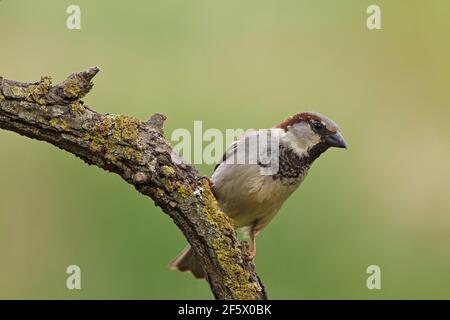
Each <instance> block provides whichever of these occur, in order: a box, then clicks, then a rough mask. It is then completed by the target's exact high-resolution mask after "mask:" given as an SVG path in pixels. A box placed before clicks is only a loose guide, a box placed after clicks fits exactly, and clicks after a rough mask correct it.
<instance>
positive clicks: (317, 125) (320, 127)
mask: <svg viewBox="0 0 450 320" xmlns="http://www.w3.org/2000/svg"><path fill="white" fill-rule="evenodd" d="M313 127H314V129H315V130H317V131H320V130H323V128H325V127H324V125H323V124H322V123H321V122H314V123H313Z"/></svg>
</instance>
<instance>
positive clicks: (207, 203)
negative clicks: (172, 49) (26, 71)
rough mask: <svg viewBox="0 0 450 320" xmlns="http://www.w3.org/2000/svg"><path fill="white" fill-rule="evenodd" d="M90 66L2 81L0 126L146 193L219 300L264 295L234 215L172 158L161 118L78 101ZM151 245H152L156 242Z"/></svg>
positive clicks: (85, 88) (94, 71)
mask: <svg viewBox="0 0 450 320" xmlns="http://www.w3.org/2000/svg"><path fill="white" fill-rule="evenodd" d="M98 72H99V69H98V68H96V67H94V68H90V69H88V70H86V71H83V72H78V73H73V74H71V75H70V76H69V77H68V78H67V79H66V80H64V81H63V82H61V83H60V84H57V85H54V86H53V85H52V81H51V78H50V77H48V76H44V77H42V78H41V80H40V81H38V82H35V83H21V82H17V81H12V80H6V79H3V78H0V128H2V129H5V130H10V131H14V132H17V133H19V134H21V135H23V136H27V137H30V138H33V139H37V140H42V141H46V142H49V143H51V144H53V145H55V146H57V147H59V148H61V149H64V150H66V151H68V152H70V153H72V154H74V155H75V156H77V157H79V158H81V159H82V160H84V161H85V162H87V163H88V164H93V165H96V166H98V167H100V168H103V169H105V170H107V171H110V172H114V173H116V174H119V175H120V176H121V177H122V178H123V179H124V180H125V181H127V182H128V183H130V184H132V185H133V186H134V187H135V188H136V190H137V191H139V192H140V193H142V194H144V195H146V196H148V197H150V198H152V199H153V200H154V202H155V204H156V205H157V206H159V207H161V208H162V210H163V211H164V212H165V213H167V214H168V215H169V216H170V217H171V218H172V219H173V221H174V223H175V224H176V225H177V226H178V227H179V228H180V230H181V231H182V232H183V234H184V235H185V237H186V239H187V240H188V242H189V244H190V245H191V246H192V248H193V250H194V252H195V253H196V255H197V256H198V258H199V260H200V261H201V262H202V264H203V267H204V270H205V273H206V275H207V276H206V278H207V280H208V282H209V284H210V287H211V290H212V292H213V294H214V296H215V297H216V298H218V299H266V298H267V296H266V292H265V289H264V287H263V285H262V283H261V281H260V279H259V278H258V276H257V275H256V273H255V270H254V265H253V263H252V262H250V261H249V260H248V259H246V253H245V250H244V246H243V245H241V243H240V241H239V240H238V239H237V237H236V233H235V231H234V227H233V222H232V220H231V219H230V218H229V217H228V216H227V215H225V214H224V213H223V212H221V211H220V209H219V207H218V205H217V201H216V199H215V198H214V195H213V194H212V192H211V189H210V186H209V183H208V181H207V178H205V177H201V176H200V175H199V174H198V172H197V170H196V169H195V168H193V167H192V166H191V165H189V164H187V163H184V162H180V161H174V159H173V156H174V153H173V150H172V148H171V146H170V144H169V143H168V142H167V141H166V140H165V139H164V136H163V122H164V120H165V116H164V115H162V114H159V113H156V114H154V115H153V116H152V117H151V118H150V119H149V120H147V121H140V120H138V119H135V118H132V117H129V116H124V115H112V114H107V115H104V114H100V113H98V112H96V111H94V110H92V109H91V108H89V107H88V106H86V105H85V104H84V102H83V101H82V100H81V99H82V98H83V97H84V96H85V95H86V94H87V93H88V92H89V91H90V90H91V89H92V86H93V84H92V81H91V80H92V78H93V77H94V76H95V75H96V74H97V73H98ZM155 245H156V246H157V245H158V244H155Z"/></svg>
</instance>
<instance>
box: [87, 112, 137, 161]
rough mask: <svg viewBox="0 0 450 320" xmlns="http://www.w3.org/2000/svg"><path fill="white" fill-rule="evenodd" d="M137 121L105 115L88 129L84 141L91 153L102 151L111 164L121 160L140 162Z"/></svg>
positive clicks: (125, 117)
mask: <svg viewBox="0 0 450 320" xmlns="http://www.w3.org/2000/svg"><path fill="white" fill-rule="evenodd" d="M139 123H140V122H139V120H137V119H134V118H130V117H127V116H116V115H106V116H105V117H104V118H103V119H102V121H101V122H100V123H97V124H95V125H94V126H93V127H90V128H88V133H86V134H85V135H84V137H83V138H84V140H86V141H89V145H90V147H91V149H92V150H93V151H96V152H97V151H100V150H104V151H105V152H106V154H105V157H106V159H108V160H109V161H110V162H111V163H114V164H119V163H120V162H121V161H122V160H137V161H142V153H141V152H140V151H139V149H140V146H139V129H138V128H139Z"/></svg>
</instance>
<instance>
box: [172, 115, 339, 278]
mask: <svg viewBox="0 0 450 320" xmlns="http://www.w3.org/2000/svg"><path fill="white" fill-rule="evenodd" d="M264 137H266V138H265V139H261V138H264ZM261 141H263V142H264V141H266V143H261ZM330 147H335V148H347V144H346V143H345V141H344V138H343V136H342V135H341V133H340V132H339V129H338V127H337V125H336V124H335V123H334V122H333V121H332V120H330V119H329V118H327V117H325V116H323V115H321V114H319V113H313V112H304V113H298V114H296V115H294V116H292V117H290V118H288V119H286V120H285V121H283V122H281V123H280V124H279V125H277V126H275V127H273V128H271V129H267V130H258V131H252V132H249V133H247V134H245V135H244V136H242V137H241V138H240V139H239V140H237V141H235V142H234V143H232V144H231V145H230V146H229V148H228V149H227V151H226V152H225V154H224V156H223V159H222V161H221V162H220V163H218V164H217V166H216V168H215V171H214V173H213V175H212V177H211V182H212V191H213V193H214V195H215V197H216V198H217V201H218V203H219V206H220V209H221V210H222V211H223V212H225V213H226V214H227V215H228V216H230V217H231V218H232V219H233V220H234V223H235V226H236V228H243V227H246V229H247V232H248V235H249V238H250V240H251V250H250V249H249V251H250V252H249V255H248V256H249V258H250V259H253V258H254V256H255V253H256V244H255V237H256V235H257V234H258V233H259V232H260V231H261V230H262V229H264V227H266V226H267V224H268V223H269V222H270V221H271V220H272V218H273V217H274V216H275V214H276V213H277V212H278V211H279V210H280V208H281V206H282V205H283V203H284V202H285V201H286V200H287V198H288V197H289V196H290V195H291V194H292V192H294V191H295V190H296V189H297V188H298V186H299V185H300V184H301V182H302V181H303V179H304V178H305V176H306V174H307V173H308V170H309V168H310V167H311V164H312V163H313V162H314V160H316V159H317V158H318V157H319V156H320V155H321V154H322V153H323V152H325V151H326V150H327V149H328V148H330ZM268 154H269V155H268ZM264 158H265V160H266V161H262V160H261V159H264ZM239 160H240V161H239ZM169 266H170V267H171V268H172V269H177V270H180V271H191V272H192V273H193V275H194V276H195V277H196V278H204V276H205V274H204V271H203V269H202V266H201V265H200V264H199V263H198V262H197V260H196V258H195V254H194V252H193V250H192V249H191V247H190V246H187V247H186V248H185V249H184V250H183V251H182V252H181V254H180V255H179V256H178V257H177V258H175V260H173V261H172V262H171V263H170V265H169Z"/></svg>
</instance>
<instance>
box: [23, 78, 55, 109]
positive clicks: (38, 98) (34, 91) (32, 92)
mask: <svg viewBox="0 0 450 320" xmlns="http://www.w3.org/2000/svg"><path fill="white" fill-rule="evenodd" d="M51 84H52V81H51V78H50V77H47V76H45V77H42V78H41V81H40V82H39V83H38V84H32V85H30V86H29V87H28V89H27V92H26V97H25V98H26V99H27V100H30V98H31V100H33V101H35V102H37V103H38V104H45V96H46V95H47V93H48V91H49V90H50V87H51Z"/></svg>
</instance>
